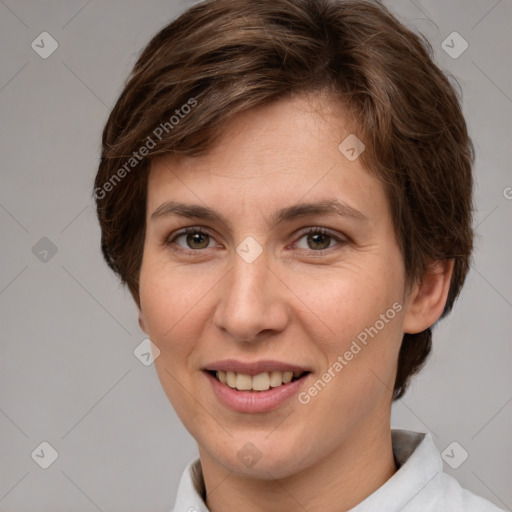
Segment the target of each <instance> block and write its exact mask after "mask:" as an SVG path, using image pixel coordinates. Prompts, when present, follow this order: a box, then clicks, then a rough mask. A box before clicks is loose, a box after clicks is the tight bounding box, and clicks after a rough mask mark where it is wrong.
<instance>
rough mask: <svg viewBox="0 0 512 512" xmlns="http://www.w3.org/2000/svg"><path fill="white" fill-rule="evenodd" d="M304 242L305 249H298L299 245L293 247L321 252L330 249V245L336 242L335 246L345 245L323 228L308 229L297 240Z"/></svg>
mask: <svg viewBox="0 0 512 512" xmlns="http://www.w3.org/2000/svg"><path fill="white" fill-rule="evenodd" d="M302 239H305V240H306V247H300V245H299V243H296V244H295V245H296V246H297V247H298V248H299V249H304V250H309V251H314V252H321V251H326V250H328V249H331V248H332V247H333V246H332V245H331V243H332V242H333V241H335V242H336V245H340V244H343V243H345V241H344V240H342V239H341V238H339V237H337V236H335V235H333V234H332V233H329V232H328V231H327V230H325V229H323V228H310V229H309V230H308V231H306V232H305V233H303V234H302V236H301V237H300V239H299V240H302Z"/></svg>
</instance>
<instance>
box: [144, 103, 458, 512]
mask: <svg viewBox="0 0 512 512" xmlns="http://www.w3.org/2000/svg"><path fill="white" fill-rule="evenodd" d="M345 119H346V116H345V115H344V113H343V110H342V108H341V107H340V106H336V107H335V106H333V105H332V102H330V101H329V99H328V98H327V97H325V96H322V95H316V96H315V97H314V98H312V97H307V96H298V97H295V98H293V99H290V100H288V99H287V100H279V101H278V102H275V103H273V104H271V105H267V106H264V107H259V108H257V109H253V110H250V111H246V112H244V113H242V114H238V115H236V116H234V117H233V118H232V119H231V121H230V122H229V123H228V125H227V126H226V127H225V131H224V133H223V136H222V139H221V141H220V143H219V144H218V145H217V146H216V147H215V148H214V149H213V150H212V151H211V152H209V153H208V154H206V155H202V156H200V157H180V158H176V157H171V156H165V157H161V158H160V159H158V160H154V161H153V165H152V169H151V172H150V176H149V181H148V196H147V219H146V226H147V228H146V235H145V242H144V252H143V261H142V267H141V272H140V300H141V305H140V309H139V323H140V326H141V328H142V329H143V330H144V331H145V332H146V333H147V334H148V336H149V337H150V338H151V340H152V341H153V343H154V344H155V345H156V346H158V347H159V349H160V350H161V354H160V356H159V357H158V358H157V359H156V361H155V366H156V369H157V372H158V376H159V379H160V382H161V384H162V386H163V389H164V390H165V393H166V394H167V396H168V398H169V400H170V402H171V403H172V405H173V407H174V408H175V410H176V412H177V414H178V415H179V417H180V419H181V420H182V422H183V424H184V425H185V427H186V428H187V430H188V431H189V432H190V434H191V435H192V436H193V437H194V438H195V440H196V441H197V444H198V448H199V454H200V459H201V465H202V469H203V474H204V479H205V485H206V489H207V505H208V507H209V509H210V510H211V511H212V512H224V511H231V510H242V509H243V510H246V511H249V512H251V511H262V510H265V511H271V512H272V511H282V510H298V509H301V507H304V508H305V509H307V510H323V511H324V512H330V511H332V512H334V511H337V512H340V511H342V510H348V509H350V508H352V507H353V506H355V505H356V504H357V503H359V502H361V501H362V500H363V499H364V498H365V497H367V496H368V495H370V494H371V493H372V492H374V491H375V490H376V489H378V488H379V487H380V486H381V485H382V484H384V483H385V482H386V480H388V479H389V478H390V477H391V476H392V475H393V474H394V472H395V471H396V468H395V464H394V459H393V453H392V447H391V431H390V414H391V403H392V389H393V383H394V378H395V375H396V361H397V356H398V351H399V348H400V343H401V340H402V336H403V333H404V332H410V333H414V332H420V331H422V330H424V329H426V328H427V327H428V326H430V325H432V324H433V323H434V322H435V321H436V320H437V319H438V318H439V316H440V315H441V313H442V310H443V307H444V304H445V301H446V296H447V293H448V287H449V280H450V276H451V272H452V263H453V262H452V261H445V262H432V264H431V272H430V273H429V274H428V275H427V276H426V277H425V278H424V279H423V280H422V282H421V283H408V282H407V281H406V276H405V270H404V264H403V258H402V254H401V252H400V249H399V246H398V244H397V241H396V237H395V233H394V230H393V225H392V218H391V212H390V206H389V204H388V201H387V198H386V196H385V193H384V188H383V186H382V184H381V183H380V182H379V181H378V180H377V179H376V178H375V177H374V176H373V175H371V174H369V173H368V172H367V171H366V170H365V168H364V167H363V166H362V164H361V161H360V159H356V160H355V161H353V162H351V161H349V160H348V159H347V158H345V156H344V155H343V154H342V153H341V152H340V151H339V150H338V145H339V144H340V143H341V141H342V140H344V139H345V137H347V136H348V135H349V134H350V133H357V132H356V131H351V129H350V127H349V126H348V124H347V122H346V121H345ZM329 199H338V200H342V201H344V202H345V203H348V204H349V205H351V206H352V207H353V208H356V209H357V210H359V211H361V212H362V213H363V214H364V216H365V217H366V220H358V219H354V218H350V217H348V216H339V215H336V214H328V215H310V216H308V217H304V218H299V219H295V220H293V221H291V222H283V223H280V224H278V225H275V226H274V225H272V223H271V221H270V216H271V214H272V213H273V212H274V211H276V210H277V209H279V208H282V207H284V206H290V205H293V204H295V203H297V202H304V201H308V202H309V201H319V200H329ZM169 200H173V201H180V202H183V203H187V204H189V203H193V204H200V205H206V206H209V207H211V208H214V209H215V210H217V211H219V212H220V213H222V214H223V215H224V216H225V217H226V218H227V220H228V225H227V226H224V225H223V224H221V223H218V222H214V221H209V220H205V219H187V218H182V217H179V216H162V217H160V218H158V219H155V220H154V219H151V214H152V213H153V212H154V211H155V210H156V209H157V208H158V207H159V206H160V205H161V204H162V203H164V202H165V201H169ZM185 227H201V230H202V232H204V233H206V234H207V236H206V237H205V238H202V239H201V237H199V240H198V239H197V235H196V237H195V238H194V237H193V235H191V236H189V237H188V239H187V236H186V235H184V236H178V234H177V232H178V231H180V230H182V229H183V228H185ZM307 228H325V229H326V230H328V231H329V234H330V235H332V237H329V236H324V237H321V236H320V237H318V234H317V237H315V236H314V235H313V236H309V237H308V235H305V234H304V231H306V230H307ZM249 236H251V237H253V238H254V239H255V240H256V241H257V242H258V243H259V244H260V246H261V247H262V248H263V249H264V250H263V252H262V254H261V255H260V256H259V257H258V258H257V259H256V260H255V261H254V262H252V263H248V262H247V261H245V260H244V259H243V258H241V257H240V256H239V255H238V254H237V252H236V248H237V246H238V245H239V244H241V242H242V241H244V240H245V239H246V237H249ZM334 237H337V238H338V240H339V241H338V240H337V239H336V238H334ZM166 242H167V243H166ZM315 244H316V245H315ZM319 247H320V249H324V250H323V251H321V252H320V250H319ZM180 249H181V252H180ZM187 250H188V251H189V252H192V253H193V254H189V253H187V252H186V251H187ZM409 285H410V286H409ZM396 302H398V303H400V304H401V305H402V310H401V311H400V312H399V313H397V314H396V316H395V317H394V318H393V319H392V320H390V321H389V322H388V323H386V324H385V327H384V328H383V329H381V330H380V331H379V333H378V335H376V336H375V337H373V338H371V339H369V342H368V344H367V346H365V347H364V348H363V349H362V350H361V351H360V352H359V353H358V354H357V355H356V356H354V358H353V359H352V360H351V361H350V362H348V364H347V365H346V366H344V368H343V370H342V371H341V372H339V373H338V374H337V375H336V377H335V378H333V379H332V380H331V382H329V383H328V384H327V385H326V386H325V388H324V389H322V390H321V391H320V392H319V393H318V394H317V395H316V396H315V397H313V398H312V399H311V401H310V402H309V403H308V404H301V403H299V402H298V400H297V397H296V396H295V397H292V398H291V399H289V400H288V401H287V402H286V403H285V404H284V405H283V406H281V407H279V408H278V409H276V410H274V411H271V412H266V413H257V414H247V413H239V412H234V411H232V410H230V409H228V408H226V407H225V406H224V405H222V404H221V403H220V402H219V401H218V399H217V398H216V395H215V394H214V393H213V390H212V386H211V383H210V382H209V381H208V379H207V377H206V376H205V375H204V373H203V372H202V368H204V367H205V365H207V364H208V363H211V362H213V361H217V360H220V359H227V358H234V359H240V360H243V361H256V360H261V359H276V360H279V361H286V362H289V363H294V364H299V365H302V366H305V367H308V368H310V369H311V371H312V374H311V375H310V376H309V377H308V378H307V382H306V383H305V384H304V385H303V388H302V389H303V390H307V389H308V387H309V386H310V385H311V384H313V383H314V382H315V381H317V380H318V378H320V377H321V375H322V374H323V373H324V372H325V371H326V370H327V369H328V368H329V367H332V364H333V362H334V361H336V359H337V357H338V356H340V355H341V356H342V355H343V354H344V353H345V352H346V351H347V350H348V349H349V347H350V345H351V343H352V341H353V340H354V339H356V338H357V335H358V334H359V333H361V332H362V331H364V329H365V328H367V327H370V326H374V325H375V323H376V321H377V320H378V319H379V318H380V315H381V314H385V313H386V311H387V310H389V309H390V308H391V307H392V305H393V304H394V303H396ZM249 442H250V443H252V444H253V445H254V446H255V447H256V448H257V450H258V452H259V453H260V454H261V458H260V459H259V460H258V461H257V463H256V464H254V465H253V466H251V467H247V466H246V465H245V464H244V463H243V462H242V461H241V460H240V459H239V458H238V457H237V454H238V452H239V451H240V450H241V449H242V448H243V447H244V446H245V445H246V443H249Z"/></svg>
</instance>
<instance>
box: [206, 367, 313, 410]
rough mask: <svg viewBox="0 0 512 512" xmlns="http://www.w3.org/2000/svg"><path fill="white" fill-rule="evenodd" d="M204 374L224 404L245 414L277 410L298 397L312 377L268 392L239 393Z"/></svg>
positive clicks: (302, 378) (303, 378) (208, 374)
mask: <svg viewBox="0 0 512 512" xmlns="http://www.w3.org/2000/svg"><path fill="white" fill-rule="evenodd" d="M204 373H205V375H206V376H207V377H208V379H209V380H210V382H211V384H212V387H213V391H214V393H215V394H216V395H217V398H218V399H219V400H220V401H221V403H222V404H224V405H225V406H227V407H229V408H230V409H232V410H234V411H236V412H245V413H256V412H268V411H272V410H274V409H277V408H278V407H279V406H280V405H282V404H283V403H284V402H286V400H288V399H289V398H291V397H292V396H294V395H296V394H297V393H298V392H299V389H300V388H301V387H302V386H303V384H304V382H305V380H306V379H307V378H308V377H309V375H311V374H309V373H308V374H306V375H305V376H304V377H301V378H300V379H297V380H294V381H293V382H289V383H288V384H282V385H281V386H277V387H275V388H270V389H268V390H267V391H238V390H237V389H233V388H230V387H229V386H228V385H226V384H222V382H220V381H218V380H217V379H216V378H215V377H214V376H213V375H211V374H210V373H208V372H204Z"/></svg>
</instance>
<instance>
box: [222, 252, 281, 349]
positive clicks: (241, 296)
mask: <svg viewBox="0 0 512 512" xmlns="http://www.w3.org/2000/svg"><path fill="white" fill-rule="evenodd" d="M216 288H217V293H218V302H217V307H216V310H215V314H214V319H213V322H214V325H215V326H216V327H217V328H218V329H220V330H222V331H224V332H225V333H227V334H228V335H230V337H231V338H232V339H234V340H235V341H241V342H257V341H261V340H263V338H268V337H269V336H270V337H271V336H272V334H276V333H279V332H282V331H283V330H284V329H285V328H286V325H287V323H288V321H289V318H288V316H289V308H288V307H287V299H286V296H287V291H288V289H287V288H286V286H285V285H284V284H283V282H282V281H281V280H280V279H279V278H278V276H277V275H276V272H275V271H274V270H272V269H271V268H270V266H269V261H268V259H267V257H266V255H265V251H264V252H263V253H262V254H261V255H260V256H259V257H258V258H257V259H256V260H255V261H253V262H252V263H248V262H246V261H245V260H244V259H243V258H241V257H240V256H239V255H238V254H234V258H233V267H232V268H231V270H230V271H229V272H228V274H227V275H226V276H225V278H224V279H223V280H222V281H221V282H220V283H219V286H218V287H216Z"/></svg>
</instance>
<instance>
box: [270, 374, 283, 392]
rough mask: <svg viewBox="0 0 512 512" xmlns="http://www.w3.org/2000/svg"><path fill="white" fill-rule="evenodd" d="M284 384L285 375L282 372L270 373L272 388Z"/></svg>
mask: <svg viewBox="0 0 512 512" xmlns="http://www.w3.org/2000/svg"><path fill="white" fill-rule="evenodd" d="M282 383H283V374H282V372H270V386H271V387H273V388H277V386H280V385H281V384H282Z"/></svg>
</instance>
